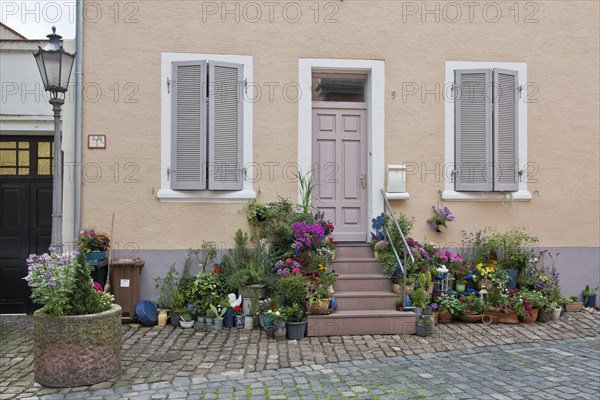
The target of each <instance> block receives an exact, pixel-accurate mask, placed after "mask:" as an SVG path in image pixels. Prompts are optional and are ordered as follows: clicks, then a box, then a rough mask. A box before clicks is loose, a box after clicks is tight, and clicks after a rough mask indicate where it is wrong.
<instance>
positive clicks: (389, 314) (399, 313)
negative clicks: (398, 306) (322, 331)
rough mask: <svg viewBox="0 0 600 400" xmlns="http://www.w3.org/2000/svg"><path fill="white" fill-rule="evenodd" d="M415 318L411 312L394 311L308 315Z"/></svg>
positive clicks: (323, 316) (356, 311) (358, 311)
mask: <svg viewBox="0 0 600 400" xmlns="http://www.w3.org/2000/svg"><path fill="white" fill-rule="evenodd" d="M402 317H404V318H410V317H412V318H415V319H416V317H417V316H416V314H415V313H414V312H412V311H395V310H354V311H336V312H334V313H333V314H327V315H313V314H310V315H308V318H309V319H311V318H316V319H326V318H402Z"/></svg>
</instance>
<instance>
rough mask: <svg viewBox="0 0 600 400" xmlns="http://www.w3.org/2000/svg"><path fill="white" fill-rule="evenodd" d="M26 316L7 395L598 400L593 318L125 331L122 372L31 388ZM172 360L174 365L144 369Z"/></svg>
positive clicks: (4, 330) (8, 347) (3, 343)
mask: <svg viewBox="0 0 600 400" xmlns="http://www.w3.org/2000/svg"><path fill="white" fill-rule="evenodd" d="M31 330H32V323H31V317H21V318H15V317H5V316H3V317H1V320H0V399H4V398H26V397H36V396H37V397H41V398H48V399H54V398H73V399H76V398H86V399H87V398H129V397H131V398H141V399H142V398H165V397H167V396H168V397H169V398H185V397H186V396H189V398H199V397H200V398H207V399H209V398H236V399H237V398H239V399H243V398H270V399H278V398H304V399H311V398H316V399H321V398H345V397H356V398H369V399H370V398H419V396H420V398H429V397H436V396H437V397H439V398H498V399H519V398H524V399H533V398H577V399H578V398H596V397H595V395H594V396H592V394H593V393H597V392H598V391H599V390H600V383H599V382H600V355H599V351H600V348H599V347H600V341H599V338H600V317H599V316H598V315H590V314H583V313H573V314H569V313H567V314H565V315H563V317H562V318H561V319H560V320H558V321H553V322H548V323H543V324H542V323H538V324H533V325H526V324H519V325H490V326H486V325H483V324H464V323H455V324H451V325H438V326H437V327H436V328H435V332H434V335H433V336H431V337H428V338H419V337H417V336H412V335H389V336H337V337H323V338H305V339H302V340H300V341H298V342H296V341H287V340H285V341H274V340H269V339H267V338H266V337H265V335H264V332H262V331H260V330H253V331H245V330H239V331H238V330H236V329H231V330H224V331H221V332H196V331H194V330H182V329H174V328H171V327H165V328H159V327H152V328H130V327H127V326H125V327H124V335H123V374H122V375H121V376H120V377H119V378H118V379H116V380H115V381H112V382H105V383H101V384H98V385H94V386H92V387H81V388H70V389H49V388H44V387H42V386H40V385H38V384H37V383H35V382H34V381H33V370H32V368H33V365H32V363H33V357H32V354H31V351H32V337H31ZM165 352H173V353H179V354H180V355H181V358H180V359H179V360H177V361H174V362H169V363H161V362H153V361H149V360H148V358H149V357H150V356H152V355H153V354H155V353H165Z"/></svg>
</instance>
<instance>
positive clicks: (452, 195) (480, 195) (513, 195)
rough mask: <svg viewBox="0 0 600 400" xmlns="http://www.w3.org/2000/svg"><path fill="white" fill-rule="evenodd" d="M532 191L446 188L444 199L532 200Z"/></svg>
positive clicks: (443, 194)
mask: <svg viewBox="0 0 600 400" xmlns="http://www.w3.org/2000/svg"><path fill="white" fill-rule="evenodd" d="M531 198H532V196H531V193H529V191H527V190H519V191H518V192H502V193H500V192H455V191H454V190H444V192H443V193H442V200H446V201H531Z"/></svg>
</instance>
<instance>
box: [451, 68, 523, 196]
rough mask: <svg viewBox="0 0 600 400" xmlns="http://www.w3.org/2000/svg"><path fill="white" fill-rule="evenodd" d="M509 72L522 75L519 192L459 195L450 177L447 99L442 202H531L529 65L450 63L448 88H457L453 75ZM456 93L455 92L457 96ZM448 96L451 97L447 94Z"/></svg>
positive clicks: (452, 131) (453, 143)
mask: <svg viewBox="0 0 600 400" xmlns="http://www.w3.org/2000/svg"><path fill="white" fill-rule="evenodd" d="M494 68H501V69H508V70H513V71H517V72H518V73H519V83H518V84H519V86H521V87H522V91H521V100H520V101H519V105H518V107H519V108H518V115H519V121H518V126H519V128H518V129H519V132H518V135H517V138H518V139H517V140H518V144H517V145H518V152H519V154H518V156H519V171H523V174H521V175H520V178H519V190H518V191H516V192H457V191H455V190H454V177H453V176H451V175H449V171H452V168H450V167H451V166H453V165H454V163H455V159H454V145H455V143H456V142H455V135H454V129H455V126H454V105H455V104H454V99H453V98H452V99H446V102H445V113H446V115H445V165H446V166H447V168H445V171H446V173H448V176H445V179H444V181H445V186H444V191H443V192H442V199H444V200H448V201H505V200H514V201H529V200H531V198H532V196H531V193H530V192H529V191H528V189H527V102H526V99H527V64H526V63H512V62H483V61H447V62H446V75H445V81H446V84H445V86H444V87H445V88H450V87H452V85H454V71H455V70H458V69H461V70H464V69H494ZM455 92H456V91H453V93H455ZM446 93H450V90H447V91H446Z"/></svg>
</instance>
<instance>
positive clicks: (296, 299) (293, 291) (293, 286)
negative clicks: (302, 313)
mask: <svg viewBox="0 0 600 400" xmlns="http://www.w3.org/2000/svg"><path fill="white" fill-rule="evenodd" d="M277 284H278V292H279V293H280V294H281V295H282V296H284V297H285V303H286V305H287V306H292V305H298V306H302V307H304V304H305V303H306V280H305V279H304V277H303V276H302V275H300V274H298V275H296V274H290V275H287V276H283V277H281V278H279V279H278V280H277Z"/></svg>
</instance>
